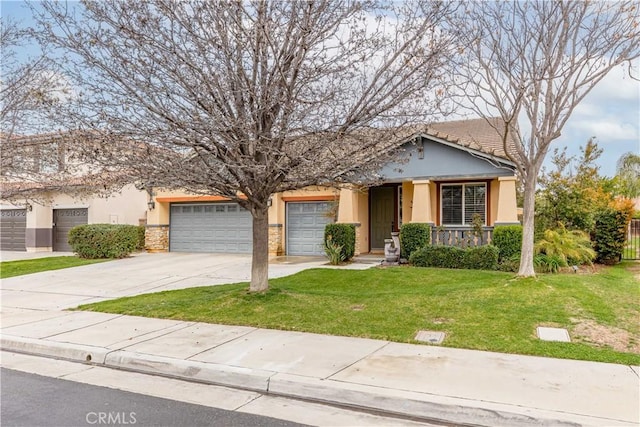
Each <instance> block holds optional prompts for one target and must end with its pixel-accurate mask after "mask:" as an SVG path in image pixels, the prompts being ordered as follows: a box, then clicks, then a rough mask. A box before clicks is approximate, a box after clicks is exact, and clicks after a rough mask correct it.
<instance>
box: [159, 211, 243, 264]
mask: <svg viewBox="0 0 640 427" xmlns="http://www.w3.org/2000/svg"><path fill="white" fill-rule="evenodd" d="M252 229H253V227H252V218H251V213H249V211H247V210H246V209H244V208H242V207H240V205H238V204H237V203H199V204H173V205H171V220H170V228H169V250H170V251H172V252H228V253H251V249H252V245H251V242H252Z"/></svg>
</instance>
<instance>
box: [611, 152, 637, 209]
mask: <svg viewBox="0 0 640 427" xmlns="http://www.w3.org/2000/svg"><path fill="white" fill-rule="evenodd" d="M616 176H617V178H618V182H619V187H620V193H621V194H622V195H623V196H626V197H629V198H635V197H640V154H634V153H626V154H623V155H622V156H621V157H620V159H618V164H617V171H616Z"/></svg>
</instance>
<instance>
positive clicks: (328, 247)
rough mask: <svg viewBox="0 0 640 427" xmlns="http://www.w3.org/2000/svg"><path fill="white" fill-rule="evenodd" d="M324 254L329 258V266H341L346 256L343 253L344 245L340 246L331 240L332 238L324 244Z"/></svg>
mask: <svg viewBox="0 0 640 427" xmlns="http://www.w3.org/2000/svg"><path fill="white" fill-rule="evenodd" d="M324 253H325V254H326V255H327V258H329V264H331V265H340V263H341V262H343V261H344V257H345V255H344V254H343V253H342V245H338V244H337V243H334V242H333V241H332V240H331V236H329V238H328V239H327V240H326V241H325V242H324Z"/></svg>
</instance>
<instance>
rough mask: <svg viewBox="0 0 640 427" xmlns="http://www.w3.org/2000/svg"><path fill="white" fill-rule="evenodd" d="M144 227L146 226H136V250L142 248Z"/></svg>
mask: <svg viewBox="0 0 640 427" xmlns="http://www.w3.org/2000/svg"><path fill="white" fill-rule="evenodd" d="M145 229H146V227H145V226H144V225H139V226H138V244H137V245H136V250H138V251H141V250H144V245H145V238H144V233H145Z"/></svg>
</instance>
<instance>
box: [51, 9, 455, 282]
mask: <svg viewBox="0 0 640 427" xmlns="http://www.w3.org/2000/svg"><path fill="white" fill-rule="evenodd" d="M67 7H68V6H66V5H63V4H60V3H56V2H45V3H44V4H42V9H43V10H44V13H43V14H41V15H40V18H39V19H40V22H41V23H42V28H43V33H42V37H43V40H46V41H47V43H51V44H53V45H54V46H55V47H56V48H61V49H64V50H65V51H67V52H69V53H70V54H71V55H69V57H68V58H67V61H66V62H64V63H63V67H64V69H65V73H66V75H67V76H68V77H69V78H70V79H71V80H72V81H73V82H74V84H75V85H77V87H78V94H79V95H78V97H77V99H76V100H75V101H76V103H75V104H74V108H75V109H73V110H67V111H65V112H64V113H65V117H67V118H68V119H70V125H72V126H73V127H74V128H81V129H93V130H94V131H95V132H96V134H99V137H100V138H101V139H102V141H103V144H102V150H100V152H99V153H96V159H99V160H100V163H101V164H109V165H110V166H114V165H120V166H122V167H123V168H126V169H127V170H128V171H129V172H130V171H132V170H135V171H136V173H137V176H139V177H140V179H141V180H144V181H145V182H147V183H148V184H149V185H154V186H157V187H165V188H182V189H186V190H188V191H190V192H193V193H200V194H204V193H206V194H212V193H213V194H219V195H222V196H226V197H228V198H229V199H231V200H234V201H237V202H238V203H239V204H240V205H241V206H243V207H245V208H247V209H248V210H249V211H250V212H251V214H252V216H253V262H252V272H251V273H252V275H251V285H250V289H251V290H252V291H263V290H266V289H267V288H268V281H267V277H268V276H267V272H268V219H267V209H268V207H267V205H268V201H269V198H270V196H271V195H272V194H273V193H276V192H280V191H284V190H290V189H297V188H302V187H306V186H309V185H314V184H322V183H328V182H335V181H336V180H338V181H339V180H343V181H345V182H347V181H351V180H356V179H364V178H363V177H364V176H366V171H367V168H369V169H371V170H372V165H374V164H375V163H376V162H368V163H367V162H366V161H367V160H370V157H371V155H372V154H371V153H373V152H374V151H379V150H380V149H382V148H384V147H385V146H386V145H388V144H390V143H391V142H395V141H394V135H393V134H392V132H391V131H389V129H397V128H398V127H401V126H403V125H407V124H409V123H411V122H415V121H417V120H419V121H422V122H424V121H425V120H428V119H429V118H432V117H433V114H434V112H437V111H440V110H441V108H440V107H441V103H442V101H443V99H444V96H443V94H444V92H445V90H446V86H445V79H444V78H443V77H444V74H445V67H444V65H445V64H446V61H447V60H448V58H450V56H451V54H450V50H449V49H450V46H451V37H450V36H449V35H448V34H447V33H445V32H444V31H442V29H441V28H439V25H440V23H441V22H444V18H445V16H447V14H449V13H451V7H452V5H451V4H449V3H444V2H439V1H427V0H424V1H412V2H407V3H402V4H401V3H394V2H381V4H377V3H376V2H370V1H364V2H360V1H351V0H317V1H281V0H273V1H271V0H252V1H210V0H202V1H195V0H194V1H182V2H176V1H173V0H171V1H170V0H155V1H121V0H105V1H100V2H93V1H88V2H83V3H82V6H81V7H76V8H72V9H67ZM123 141H140V142H144V143H145V144H149V145H150V146H153V147H155V149H156V151H154V154H153V155H148V156H145V157H144V158H140V157H139V156H132V155H131V153H130V152H129V153H127V155H123V154H122V153H123V151H126V150H119V149H116V150H113V149H109V148H110V147H111V148H112V147H118V144H122V143H123ZM158 148H160V149H158ZM378 160H381V158H378ZM365 163H367V166H366V167H365ZM355 166H358V167H357V168H356V170H355V171H354V167H355ZM129 172H127V173H129Z"/></svg>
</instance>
